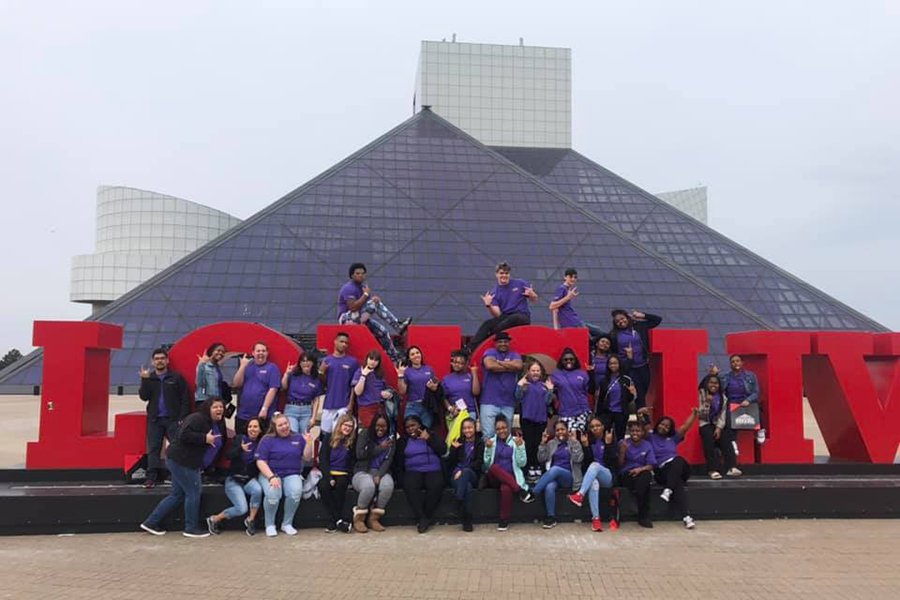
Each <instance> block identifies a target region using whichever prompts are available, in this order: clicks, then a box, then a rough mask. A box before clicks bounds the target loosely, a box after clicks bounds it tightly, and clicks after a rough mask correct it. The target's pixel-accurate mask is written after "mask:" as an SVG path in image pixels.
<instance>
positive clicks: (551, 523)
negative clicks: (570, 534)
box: [542, 517, 556, 529]
mask: <svg viewBox="0 0 900 600" xmlns="http://www.w3.org/2000/svg"><path fill="white" fill-rule="evenodd" d="M542 527H543V528H544V529H553V528H554V527H556V519H554V518H553V517H547V518H546V519H544V524H543V525H542Z"/></svg>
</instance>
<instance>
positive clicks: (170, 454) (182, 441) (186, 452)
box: [141, 398, 225, 538]
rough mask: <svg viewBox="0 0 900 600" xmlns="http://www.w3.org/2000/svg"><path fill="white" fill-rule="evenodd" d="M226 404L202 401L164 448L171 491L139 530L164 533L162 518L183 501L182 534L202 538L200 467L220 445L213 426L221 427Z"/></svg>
mask: <svg viewBox="0 0 900 600" xmlns="http://www.w3.org/2000/svg"><path fill="white" fill-rule="evenodd" d="M224 414H225V404H224V403H223V402H222V399H221V398H213V399H212V400H208V401H207V402H204V403H203V406H202V407H200V410H199V411H197V412H195V413H193V414H192V415H190V416H188V417H187V418H186V419H185V420H184V423H182V425H181V428H180V429H179V430H178V435H177V436H176V437H175V439H174V440H173V441H172V444H171V445H170V446H169V449H168V450H167V451H166V465H167V466H168V467H169V472H170V473H171V474H172V491H171V492H169V495H168V496H166V497H165V498H163V499H162V500H161V501H160V503H159V504H157V505H156V508H154V509H153V512H152V513H150V516H149V517H147V519H146V520H144V522H143V523H141V529H143V530H144V531H146V532H147V533H152V534H153V535H164V534H165V533H166V530H165V529H163V528H162V521H163V519H165V518H166V516H167V515H168V514H169V513H170V512H172V511H173V510H175V509H176V508H178V505H179V504H181V503H182V502H184V536H185V537H190V538H204V537H208V536H209V531H208V530H207V529H202V528H201V527H200V491H201V487H202V482H201V478H200V468H201V467H202V466H203V457H204V456H205V455H206V452H207V450H208V449H209V448H212V447H215V446H216V445H221V443H222V441H221V440H222V434H217V433H213V431H214V426H216V427H223V428H224V425H223V424H222V416H223V415H224Z"/></svg>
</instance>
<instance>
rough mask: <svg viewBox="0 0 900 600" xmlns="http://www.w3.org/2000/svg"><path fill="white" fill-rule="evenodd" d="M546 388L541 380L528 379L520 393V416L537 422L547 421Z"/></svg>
mask: <svg viewBox="0 0 900 600" xmlns="http://www.w3.org/2000/svg"><path fill="white" fill-rule="evenodd" d="M547 391H548V390H547V388H546V387H545V386H544V382H543V381H529V382H528V387H527V388H525V391H524V392H523V393H522V398H521V399H520V402H521V403H522V418H523V419H528V420H529V421H535V422H537V423H546V422H547Z"/></svg>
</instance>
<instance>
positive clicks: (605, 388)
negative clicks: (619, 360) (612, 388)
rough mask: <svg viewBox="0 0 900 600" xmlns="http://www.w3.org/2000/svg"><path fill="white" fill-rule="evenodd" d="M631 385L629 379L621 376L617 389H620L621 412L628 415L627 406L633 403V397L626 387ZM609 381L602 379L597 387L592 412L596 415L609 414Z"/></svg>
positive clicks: (626, 376)
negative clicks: (595, 401)
mask: <svg viewBox="0 0 900 600" xmlns="http://www.w3.org/2000/svg"><path fill="white" fill-rule="evenodd" d="M631 383H633V381H632V379H631V377H629V376H628V375H621V376H620V381H619V387H620V388H621V389H622V412H624V413H626V414H627V413H628V405H629V404H631V403H632V402H634V396H633V395H632V394H631V390H629V389H628V386H629V385H631ZM608 392H609V380H607V379H604V380H603V381H601V382H600V383H599V385H598V386H597V405H596V406H595V407H594V412H596V413H597V414H604V413H608V412H609V396H608Z"/></svg>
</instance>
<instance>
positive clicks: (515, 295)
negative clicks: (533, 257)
mask: <svg viewBox="0 0 900 600" xmlns="http://www.w3.org/2000/svg"><path fill="white" fill-rule="evenodd" d="M527 287H531V284H530V283H528V282H527V281H524V280H522V279H510V280H509V283H507V284H506V285H500V284H499V283H498V284H497V285H495V286H494V290H493V291H492V292H491V295H492V296H494V300H493V301H492V302H491V304H493V305H494V306H496V307H498V308H500V313H501V314H504V315H509V314H512V313H525V314H526V315H531V309H530V308H528V297H527V296H526V295H525V288H527Z"/></svg>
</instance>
